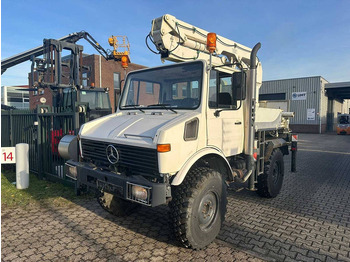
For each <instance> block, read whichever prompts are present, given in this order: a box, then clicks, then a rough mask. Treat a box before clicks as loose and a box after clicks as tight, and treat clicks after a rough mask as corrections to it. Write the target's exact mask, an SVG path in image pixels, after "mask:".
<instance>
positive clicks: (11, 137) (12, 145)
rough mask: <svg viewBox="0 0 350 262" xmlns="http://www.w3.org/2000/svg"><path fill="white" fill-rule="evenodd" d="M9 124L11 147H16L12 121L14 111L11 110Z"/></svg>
mask: <svg viewBox="0 0 350 262" xmlns="http://www.w3.org/2000/svg"><path fill="white" fill-rule="evenodd" d="M9 122H10V145H11V147H14V146H15V145H14V143H13V119H12V109H10V110H9Z"/></svg>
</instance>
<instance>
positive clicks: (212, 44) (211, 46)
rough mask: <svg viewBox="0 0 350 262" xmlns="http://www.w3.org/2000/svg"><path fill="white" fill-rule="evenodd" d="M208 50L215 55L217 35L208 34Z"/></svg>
mask: <svg viewBox="0 0 350 262" xmlns="http://www.w3.org/2000/svg"><path fill="white" fill-rule="evenodd" d="M207 49H208V51H209V52H210V53H214V51H215V49H216V34H215V33H208V34H207Z"/></svg>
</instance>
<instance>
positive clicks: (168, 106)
mask: <svg viewBox="0 0 350 262" xmlns="http://www.w3.org/2000/svg"><path fill="white" fill-rule="evenodd" d="M151 106H159V107H162V108H164V109H166V110H170V111H171V112H174V113H175V114H177V112H176V111H175V110H174V109H172V108H171V106H170V105H169V104H154V105H148V106H147V107H151Z"/></svg>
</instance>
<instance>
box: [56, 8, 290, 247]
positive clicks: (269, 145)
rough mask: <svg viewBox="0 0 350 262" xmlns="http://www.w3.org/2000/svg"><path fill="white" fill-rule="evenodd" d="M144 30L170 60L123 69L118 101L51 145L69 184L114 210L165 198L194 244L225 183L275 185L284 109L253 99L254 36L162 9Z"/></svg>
mask: <svg viewBox="0 0 350 262" xmlns="http://www.w3.org/2000/svg"><path fill="white" fill-rule="evenodd" d="M147 39H148V40H149V41H151V42H152V43H153V44H154V45H155V48H156V50H157V51H153V52H155V53H157V54H160V55H161V58H162V59H165V60H170V61H175V62H180V63H175V64H172V65H165V66H161V67H155V68H147V69H143V70H138V71H134V72H131V73H129V74H128V76H127V79H126V81H125V86H124V89H123V93H122V96H121V99H120V102H119V106H118V111H117V112H116V113H115V114H111V115H108V116H106V117H103V118H99V119H96V120H94V121H91V122H88V123H86V124H84V125H83V126H82V127H81V129H80V132H79V135H78V136H77V138H74V137H72V136H67V137H64V138H63V139H62V141H61V143H60V146H59V148H60V154H61V155H62V156H64V157H66V158H70V160H69V161H67V163H66V168H65V170H66V171H65V172H66V175H67V176H68V177H70V178H73V179H75V180H76V186H77V190H78V191H81V190H83V189H95V190H97V191H98V192H100V195H99V197H98V200H99V202H100V204H101V205H102V206H103V207H104V208H105V209H107V210H108V211H110V212H111V213H114V214H116V215H125V214H128V213H130V212H131V211H132V210H133V209H134V208H135V207H136V206H138V205H145V206H150V207H154V206H158V205H163V204H169V207H170V210H171V211H170V214H171V215H170V217H171V226H172V227H173V228H174V232H175V234H176V237H177V238H178V239H179V240H180V241H181V242H182V244H183V245H185V246H186V247H191V248H194V249H200V248H203V247H205V246H206V245H208V244H209V243H211V242H212V241H213V240H214V239H215V238H216V236H217V235H218V233H219V230H220V227H221V224H222V222H223V220H224V218H225V213H226V202H227V201H226V189H227V186H228V185H229V184H230V183H233V182H236V183H246V184H245V185H247V187H248V189H250V190H255V191H256V192H257V193H258V194H259V195H260V196H263V197H275V196H276V195H277V194H278V193H279V192H280V190H281V187H282V181H283V175H284V164H283V155H287V154H288V152H289V149H288V146H290V145H291V141H292V135H291V132H290V130H289V127H288V117H292V115H293V114H292V113H282V111H281V110H279V109H267V108H258V103H257V97H258V92H259V87H260V86H261V82H262V68H261V63H260V62H259V60H258V59H257V56H256V55H257V51H258V49H259V48H260V43H258V44H257V45H256V46H255V47H254V48H253V49H250V48H248V47H245V46H243V45H241V44H238V43H236V42H234V41H231V40H229V39H226V38H224V37H221V36H217V35H216V34H214V33H209V34H208V32H206V31H205V30H202V29H199V28H197V27H194V26H192V25H190V24H187V23H185V22H183V21H180V20H178V19H176V18H175V17H174V16H171V15H164V16H162V17H159V18H157V19H154V20H153V21H152V30H151V32H150V34H149V35H148V36H147ZM146 43H147V42H146ZM77 143H78V146H75V145H76V144H77ZM76 148H78V150H77V149H76ZM78 151H79V152H78Z"/></svg>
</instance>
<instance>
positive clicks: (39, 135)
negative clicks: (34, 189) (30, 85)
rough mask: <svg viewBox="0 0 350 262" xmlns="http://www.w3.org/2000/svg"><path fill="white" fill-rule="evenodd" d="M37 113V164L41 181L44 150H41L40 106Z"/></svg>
mask: <svg viewBox="0 0 350 262" xmlns="http://www.w3.org/2000/svg"><path fill="white" fill-rule="evenodd" d="M36 110H37V112H36V124H37V140H36V143H37V149H38V154H37V157H38V159H37V163H38V176H39V179H43V166H42V148H41V144H42V134H41V126H42V123H41V119H40V116H39V114H40V106H39V105H38V106H37V108H36Z"/></svg>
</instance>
